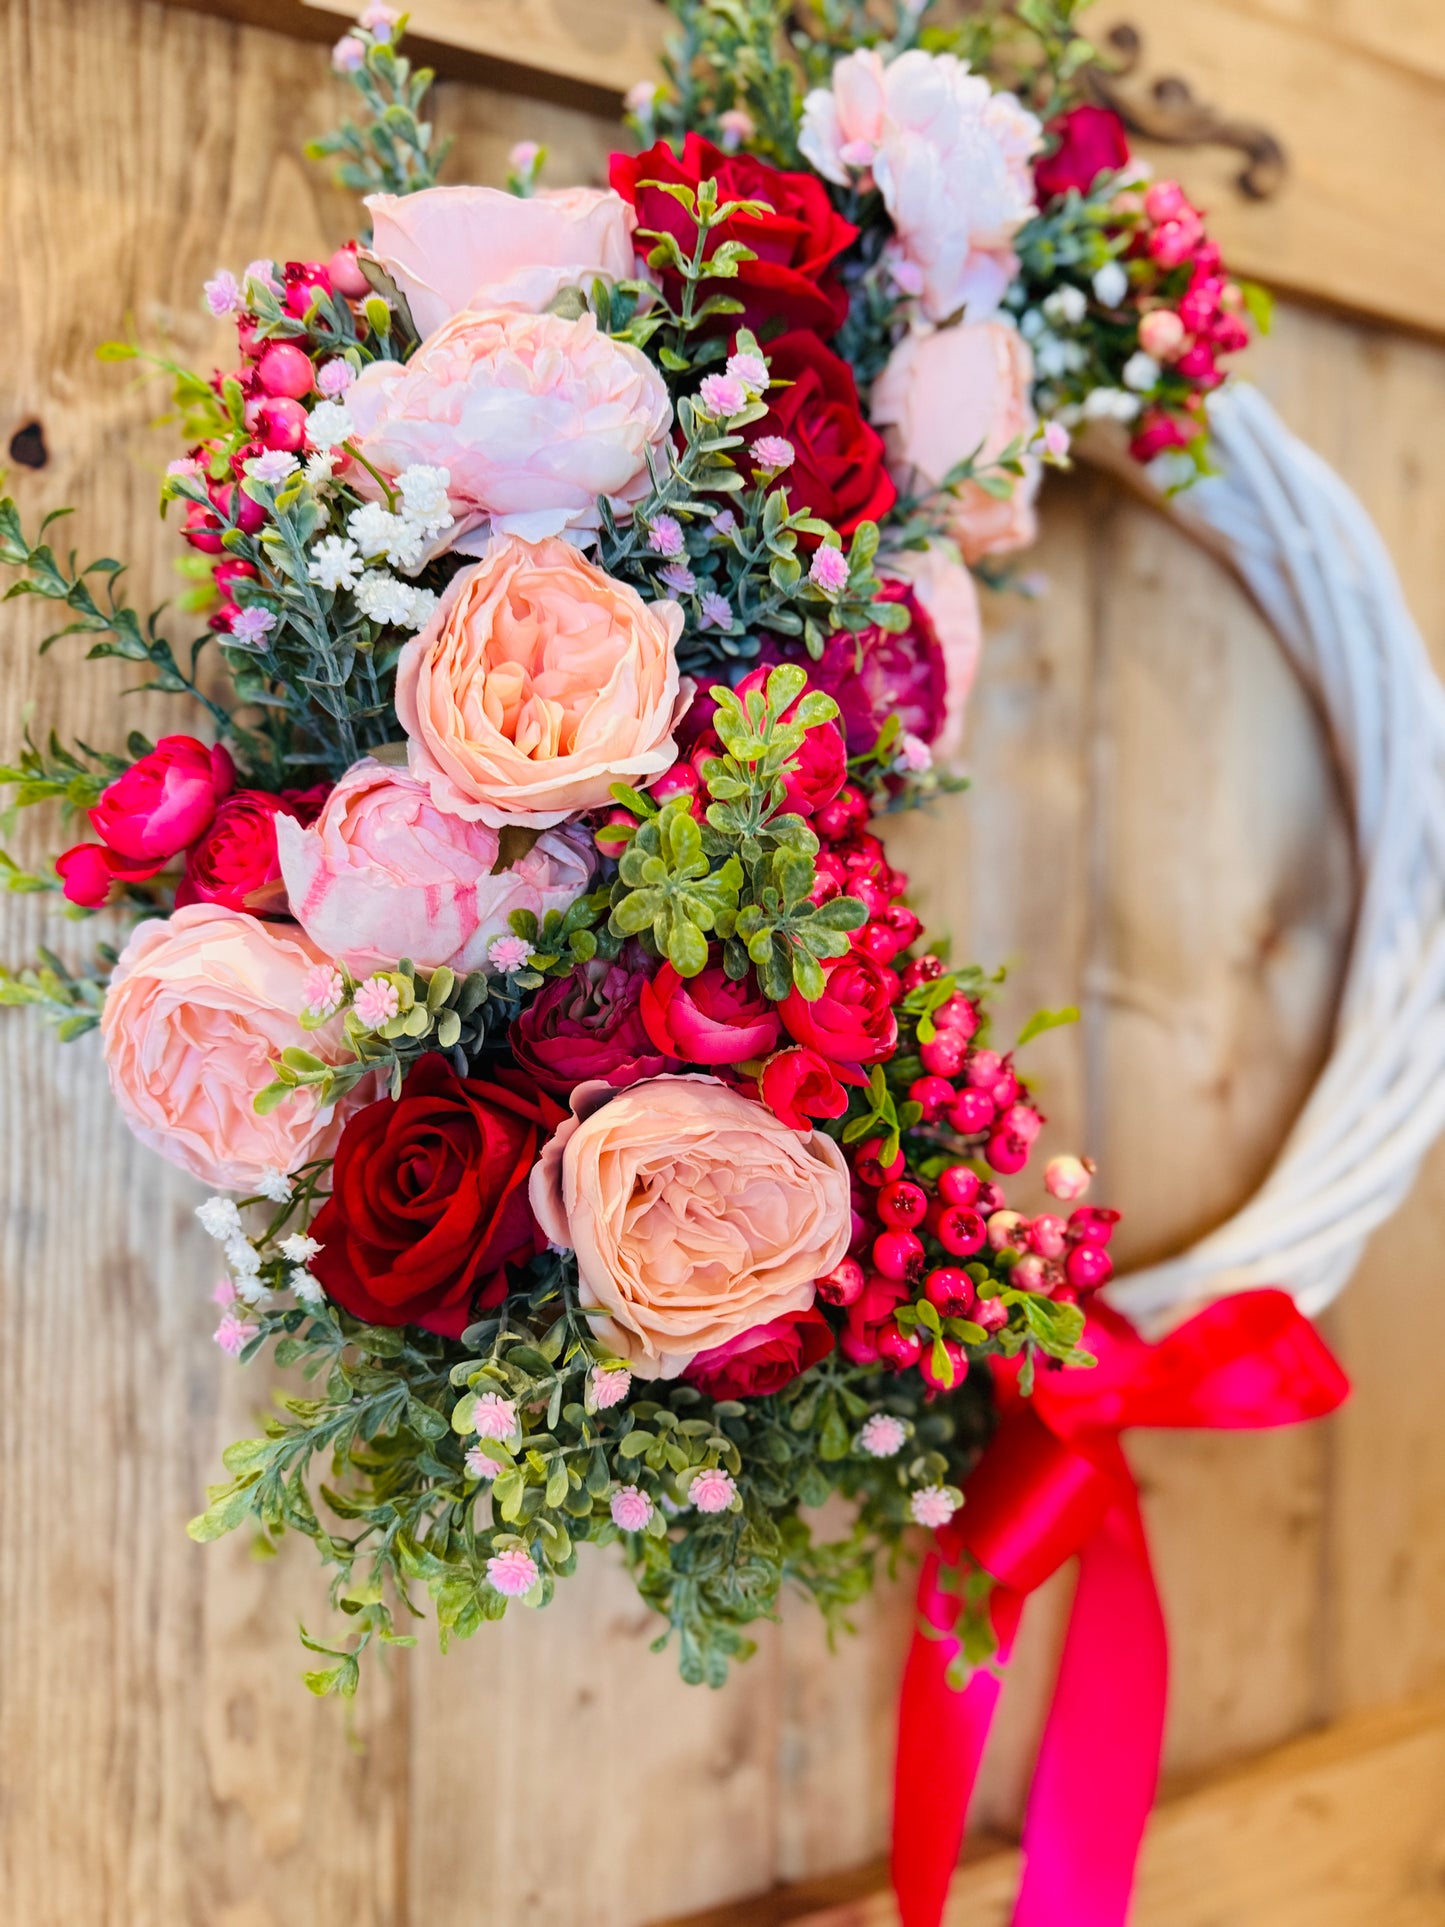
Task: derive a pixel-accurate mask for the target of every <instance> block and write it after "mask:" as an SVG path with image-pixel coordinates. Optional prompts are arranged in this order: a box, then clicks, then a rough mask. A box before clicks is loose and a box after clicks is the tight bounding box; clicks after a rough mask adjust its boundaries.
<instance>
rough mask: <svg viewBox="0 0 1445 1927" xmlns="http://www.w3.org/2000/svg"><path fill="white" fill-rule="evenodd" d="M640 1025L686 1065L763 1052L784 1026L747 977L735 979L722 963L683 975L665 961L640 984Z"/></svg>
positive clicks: (738, 1058)
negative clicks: (653, 973)
mask: <svg viewBox="0 0 1445 1927" xmlns="http://www.w3.org/2000/svg"><path fill="white" fill-rule="evenodd" d="M639 1010H640V1014H641V1017H642V1023H643V1027H644V1029H645V1030H646V1032H647V1034H648V1036H649V1037H650V1038H651V1039H652V1042H653V1044H654V1045H655V1046H656V1048H657V1049H658V1050H660V1051H661V1052H663V1054H664V1055H665V1056H668V1057H671V1058H674V1059H675V1060H676V1061H677V1062H679V1063H684V1064H726V1065H733V1064H739V1063H742V1062H744V1061H745V1060H746V1059H748V1058H750V1057H766V1056H767V1054H768V1053H769V1051H772V1050H774V1049H776V1047H777V1043H778V1038H779V1034H780V1032H781V1029H782V1026H781V1023H780V1021H779V1019H778V1016H777V1013H776V1011H775V1009H774V1007H773V1005H772V1004H771V1003H770V1002H769V1001H768V999H767V998H766V997H765V996H764V995H763V994H762V992H761V991H760V990H759V989H758V988H757V986H756V985H755V984H754V983H753V982H751V972H750V973H749V977H748V978H745V979H744V980H743V981H742V982H736V981H734V979H733V978H731V977H729V976H728V974H727V972H726V971H725V970H724V969H723V967H722V965H721V964H709V965H708V967H707V968H706V969H705V970H703V971H700V972H699V973H698V975H697V976H696V977H681V976H679V975H678V973H677V971H676V970H675V969H674V968H673V966H672V964H670V963H664V964H663V965H662V967H661V969H660V970H659V971H658V973H657V975H656V976H655V977H654V978H653V979H652V980H651V981H650V982H648V983H644V984H643V986H642V992H641V1000H640V1004H639Z"/></svg>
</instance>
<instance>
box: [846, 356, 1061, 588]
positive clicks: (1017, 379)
mask: <svg viewBox="0 0 1445 1927" xmlns="http://www.w3.org/2000/svg"><path fill="white" fill-rule="evenodd" d="M1032 381H1033V355H1032V354H1031V352H1030V350H1029V345H1028V343H1027V342H1026V341H1025V340H1024V339H1023V337H1022V335H1020V334H1019V332H1018V330H1017V329H1016V328H1011V327H1009V326H1007V325H1006V324H1005V323H1004V322H1002V321H982V322H974V323H963V324H961V325H960V326H958V327H954V328H931V329H926V330H925V329H916V330H915V331H914V332H913V333H912V334H907V335H905V336H904V337H903V339H902V341H900V342H899V344H898V346H897V347H896V348H895V349H894V350H893V353H892V355H891V356H890V358H889V361H888V365H887V367H885V368H884V370H883V373H882V374H881V375H880V376H879V377H878V379H877V381H876V382H875V383H874V385H873V420H874V422H875V423H876V424H877V425H878V427H879V428H881V429H882V430H883V439H884V441H885V442H886V444H887V447H888V459H889V462H890V464H891V465H892V467H893V471H894V475H895V477H896V478H897V479H898V480H899V481H900V483H901V484H902V485H903V486H905V487H907V488H910V489H914V490H927V489H930V488H936V487H937V486H938V485H939V483H940V482H942V480H943V478H944V476H945V475H947V474H948V472H949V470H950V469H951V468H953V467H954V466H955V464H957V463H958V462H961V461H962V460H963V459H964V458H965V457H966V456H969V455H973V456H976V457H977V459H978V460H979V461H980V463H983V462H987V461H989V460H990V459H991V458H993V457H996V456H998V455H999V454H1001V453H1002V452H1003V450H1004V449H1005V448H1007V447H1008V445H1009V444H1010V442H1013V441H1017V440H1022V441H1023V442H1024V443H1025V444H1027V442H1028V441H1029V440H1030V439H1031V437H1032V435H1033V432H1034V429H1035V427H1036V425H1037V424H1036V421H1035V417H1034V411H1033V405H1032V403H1031V402H1030V400H1029V388H1030V385H1031V384H1032ZM1023 462H1024V473H1023V474H1022V475H1021V476H1019V477H1017V478H1016V479H1015V480H1014V484H1013V489H1012V492H1011V493H1010V494H1009V496H1008V497H1007V499H1005V500H1002V501H1000V500H999V499H998V498H997V497H995V496H992V495H990V494H989V493H988V492H987V491H986V490H985V489H982V488H980V487H979V486H978V484H977V483H976V482H966V483H965V484H964V485H963V487H962V488H961V489H959V491H958V493H957V495H956V496H955V497H954V498H953V501H952V503H951V504H950V505H949V506H948V508H947V514H948V518H949V528H948V532H949V534H950V535H951V536H952V537H953V539H954V541H955V542H956V543H957V544H958V546H959V548H960V550H961V551H962V552H963V558H964V560H965V561H966V562H977V561H979V560H980V558H981V557H983V556H985V555H1001V554H1004V553H1005V552H1006V551H1008V550H1010V549H1021V548H1024V547H1026V546H1027V545H1028V544H1029V543H1030V542H1032V541H1033V540H1034V537H1035V535H1036V534H1037V532H1038V518H1037V516H1036V515H1035V512H1034V498H1035V497H1036V496H1037V494H1038V492H1039V480H1040V475H1041V472H1042V471H1041V469H1040V466H1039V460H1038V457H1037V456H1036V455H1025V456H1024V458H1023Z"/></svg>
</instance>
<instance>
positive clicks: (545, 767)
mask: <svg viewBox="0 0 1445 1927" xmlns="http://www.w3.org/2000/svg"><path fill="white" fill-rule="evenodd" d="M682 625H683V614H682V610H681V609H680V608H679V607H678V605H677V604H676V603H675V602H644V601H643V600H642V598H641V596H639V595H638V593H637V591H636V590H635V589H633V588H630V587H629V586H628V585H627V584H626V583H624V582H619V581H618V580H617V579H616V578H615V577H613V576H610V575H607V574H606V573H605V572H604V571H603V570H601V569H599V568H597V567H596V565H595V564H593V563H591V562H588V561H587V560H585V558H584V557H582V556H581V555H579V554H578V552H577V550H576V549H574V548H573V547H572V546H571V545H570V544H569V543H567V542H561V541H551V542H539V543H529V542H521V541H518V540H516V539H515V538H514V537H503V538H501V539H500V540H498V541H496V542H494V543H493V544H492V545H491V547H490V548H489V549H488V551H487V554H486V555H485V557H484V558H483V559H482V560H481V561H480V562H478V563H476V564H475V565H474V566H472V567H470V568H466V569H463V570H462V571H461V572H460V573H459V574H458V575H457V576H455V577H454V578H453V580H452V582H451V584H450V585H449V587H448V589H447V591H446V594H445V595H444V596H443V597H442V600H441V602H440V604H439V605H438V607H437V610H436V613H435V614H434V615H433V617H432V620H431V621H430V623H428V625H427V627H426V628H425V629H424V630H423V631H422V633H421V634H420V635H419V636H417V637H416V638H415V639H414V640H413V641H411V642H409V643H408V644H407V645H406V647H405V648H404V649H403V650H402V653H401V659H400V662H399V663H398V665H397V673H396V713H397V716H398V717H399V719H400V721H401V725H402V728H403V729H404V730H405V731H406V733H407V736H408V738H409V742H410V761H411V771H412V774H413V776H416V777H418V778H420V779H421V780H422V781H423V782H425V783H426V784H427V785H428V787H429V788H430V791H431V796H432V801H433V802H434V803H435V804H436V806H437V808H438V809H441V810H446V811H449V812H450V813H451V814H453V815H456V816H462V817H467V818H469V819H471V820H473V821H478V822H482V823H490V824H493V825H500V824H502V823H506V822H522V823H529V824H532V825H534V826H537V827H540V828H546V827H548V826H550V825H552V824H555V823H561V822H563V821H564V820H565V819H566V818H567V817H569V816H573V815H575V814H576V813H577V812H578V811H581V810H589V809H597V808H599V807H601V806H602V805H605V804H607V803H609V802H610V801H611V786H612V784H613V783H616V782H625V783H631V784H632V785H634V787H638V788H644V789H645V788H646V787H647V785H648V784H649V783H650V782H651V781H653V779H654V778H656V777H658V776H660V775H661V774H662V772H663V770H665V769H667V768H668V767H669V766H670V765H671V764H672V763H673V762H674V761H675V759H676V754H677V751H676V745H675V743H674V741H673V735H672V731H673V727H674V725H675V724H676V723H677V721H678V720H679V718H680V717H681V716H682V714H683V712H684V711H685V710H686V708H687V705H688V703H689V701H690V700H691V696H692V684H691V683H690V682H688V681H687V680H686V679H685V678H682V677H680V676H679V674H678V668H677V655H676V647H677V641H678V638H679V636H680V635H681V634H682Z"/></svg>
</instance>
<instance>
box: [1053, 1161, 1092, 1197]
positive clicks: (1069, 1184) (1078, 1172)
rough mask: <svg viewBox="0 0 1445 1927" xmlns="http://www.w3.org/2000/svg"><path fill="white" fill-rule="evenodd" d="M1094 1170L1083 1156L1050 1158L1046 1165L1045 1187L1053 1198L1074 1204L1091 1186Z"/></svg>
mask: <svg viewBox="0 0 1445 1927" xmlns="http://www.w3.org/2000/svg"><path fill="white" fill-rule="evenodd" d="M1092 1177H1093V1172H1092V1171H1091V1170H1090V1168H1089V1166H1088V1165H1087V1164H1086V1163H1085V1162H1084V1160H1083V1159H1082V1158H1074V1157H1059V1158H1050V1159H1049V1161H1048V1163H1047V1164H1046V1165H1045V1166H1044V1189H1045V1191H1047V1192H1048V1194H1049V1196H1050V1197H1051V1198H1059V1199H1062V1201H1063V1202H1064V1203H1065V1204H1072V1203H1073V1201H1074V1199H1075V1198H1082V1197H1083V1195H1084V1193H1085V1192H1086V1191H1087V1190H1088V1188H1089V1183H1090V1180H1091V1178H1092Z"/></svg>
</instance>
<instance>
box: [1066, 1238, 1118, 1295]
mask: <svg viewBox="0 0 1445 1927" xmlns="http://www.w3.org/2000/svg"><path fill="white" fill-rule="evenodd" d="M1113 1275H1114V1260H1113V1259H1112V1258H1111V1257H1110V1256H1109V1254H1108V1252H1107V1251H1105V1249H1104V1248H1103V1246H1102V1245H1075V1246H1074V1248H1073V1250H1072V1251H1071V1252H1070V1253H1069V1255H1068V1257H1067V1258H1065V1260H1064V1276H1065V1277H1066V1278H1067V1279H1068V1281H1069V1283H1070V1284H1071V1285H1072V1286H1073V1288H1074V1290H1075V1291H1097V1290H1098V1289H1099V1287H1100V1285H1107V1284H1108V1282H1109V1280H1110V1279H1111V1278H1112V1277H1113Z"/></svg>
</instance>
